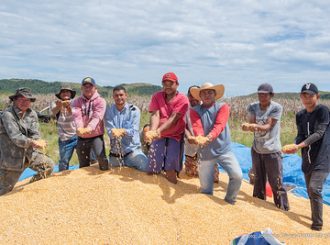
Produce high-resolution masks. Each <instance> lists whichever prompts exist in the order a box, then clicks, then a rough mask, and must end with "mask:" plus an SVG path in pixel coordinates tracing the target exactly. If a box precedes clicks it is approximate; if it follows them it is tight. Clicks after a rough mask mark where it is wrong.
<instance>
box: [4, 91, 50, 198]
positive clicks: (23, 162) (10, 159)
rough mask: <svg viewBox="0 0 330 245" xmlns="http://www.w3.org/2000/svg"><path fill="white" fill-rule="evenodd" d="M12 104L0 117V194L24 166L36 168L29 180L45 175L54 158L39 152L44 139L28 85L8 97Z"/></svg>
mask: <svg viewBox="0 0 330 245" xmlns="http://www.w3.org/2000/svg"><path fill="white" fill-rule="evenodd" d="M9 98H10V100H12V101H13V105H11V106H10V107H9V108H7V109H6V110H5V111H4V112H3V114H2V115H1V117H0V119H1V120H0V195H3V194H6V193H7V192H10V191H11V190H12V189H13V188H14V186H15V184H16V183H17V181H18V179H19V177H20V175H21V174H22V172H23V171H24V170H25V169H26V168H28V167H29V168H31V169H32V170H34V171H36V172H37V173H36V175H34V176H33V177H32V179H31V182H33V181H36V180H40V179H43V178H46V177H48V176H49V175H50V174H51V173H52V171H53V165H54V163H53V161H52V160H51V159H50V158H49V157H47V156H46V155H45V154H43V153H42V149H43V148H45V146H46V142H45V141H44V140H42V139H40V133H39V130H38V127H39V124H38V116H37V113H36V112H35V111H34V110H32V109H31V102H34V101H35V97H33V95H32V93H31V90H30V89H29V88H19V89H17V90H16V93H15V94H14V95H12V96H9Z"/></svg>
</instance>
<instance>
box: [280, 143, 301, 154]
mask: <svg viewBox="0 0 330 245" xmlns="http://www.w3.org/2000/svg"><path fill="white" fill-rule="evenodd" d="M298 150H299V146H298V145H296V144H289V145H285V146H283V147H282V152H283V153H286V154H294V153H296V152H297V151H298Z"/></svg>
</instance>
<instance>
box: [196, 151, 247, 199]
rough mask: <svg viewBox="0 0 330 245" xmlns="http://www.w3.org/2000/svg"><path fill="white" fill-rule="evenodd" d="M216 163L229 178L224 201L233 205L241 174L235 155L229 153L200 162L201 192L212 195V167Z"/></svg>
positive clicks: (241, 177)
mask: <svg viewBox="0 0 330 245" xmlns="http://www.w3.org/2000/svg"><path fill="white" fill-rule="evenodd" d="M217 163H218V164H220V166H221V167H222V168H223V169H224V170H225V171H226V172H227V174H228V176H229V183H228V188H227V193H226V197H225V201H226V202H229V203H231V204H234V203H235V201H236V197H237V194H238V192H239V190H240V187H241V183H242V179H243V174H242V169H241V167H240V165H239V163H238V161H237V159H236V157H235V155H234V154H233V153H232V152H231V151H228V152H226V153H225V154H222V155H220V156H218V157H216V158H213V159H211V160H203V159H201V160H200V164H199V181H200V183H201V192H202V193H205V194H211V195H212V194H213V178H214V165H215V164H217Z"/></svg>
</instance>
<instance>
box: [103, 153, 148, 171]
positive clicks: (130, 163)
mask: <svg viewBox="0 0 330 245" xmlns="http://www.w3.org/2000/svg"><path fill="white" fill-rule="evenodd" d="M109 164H110V166H112V167H119V166H120V165H122V164H123V165H124V166H127V167H130V168H136V169H138V170H140V171H144V172H145V171H147V166H148V158H147V156H146V155H145V154H144V153H143V152H142V150H141V148H138V149H135V150H134V151H133V152H132V153H130V154H128V155H127V156H126V157H124V158H123V163H120V158H118V157H113V156H110V157H109Z"/></svg>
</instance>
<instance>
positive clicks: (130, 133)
mask: <svg viewBox="0 0 330 245" xmlns="http://www.w3.org/2000/svg"><path fill="white" fill-rule="evenodd" d="M112 96H113V99H114V102H115V104H113V105H111V106H108V107H107V110H106V113H105V125H106V129H107V132H108V135H109V138H110V147H111V150H110V157H109V163H110V165H111V166H113V167H117V166H124V165H125V166H128V167H134V168H136V169H138V170H141V171H146V168H147V164H148V158H147V157H146V155H145V154H144V153H143V152H142V149H141V141H140V134H139V127H140V110H139V108H137V107H136V106H134V105H131V104H128V103H126V100H127V92H126V89H125V88H124V87H123V86H117V87H115V88H114V89H113V91H112Z"/></svg>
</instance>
